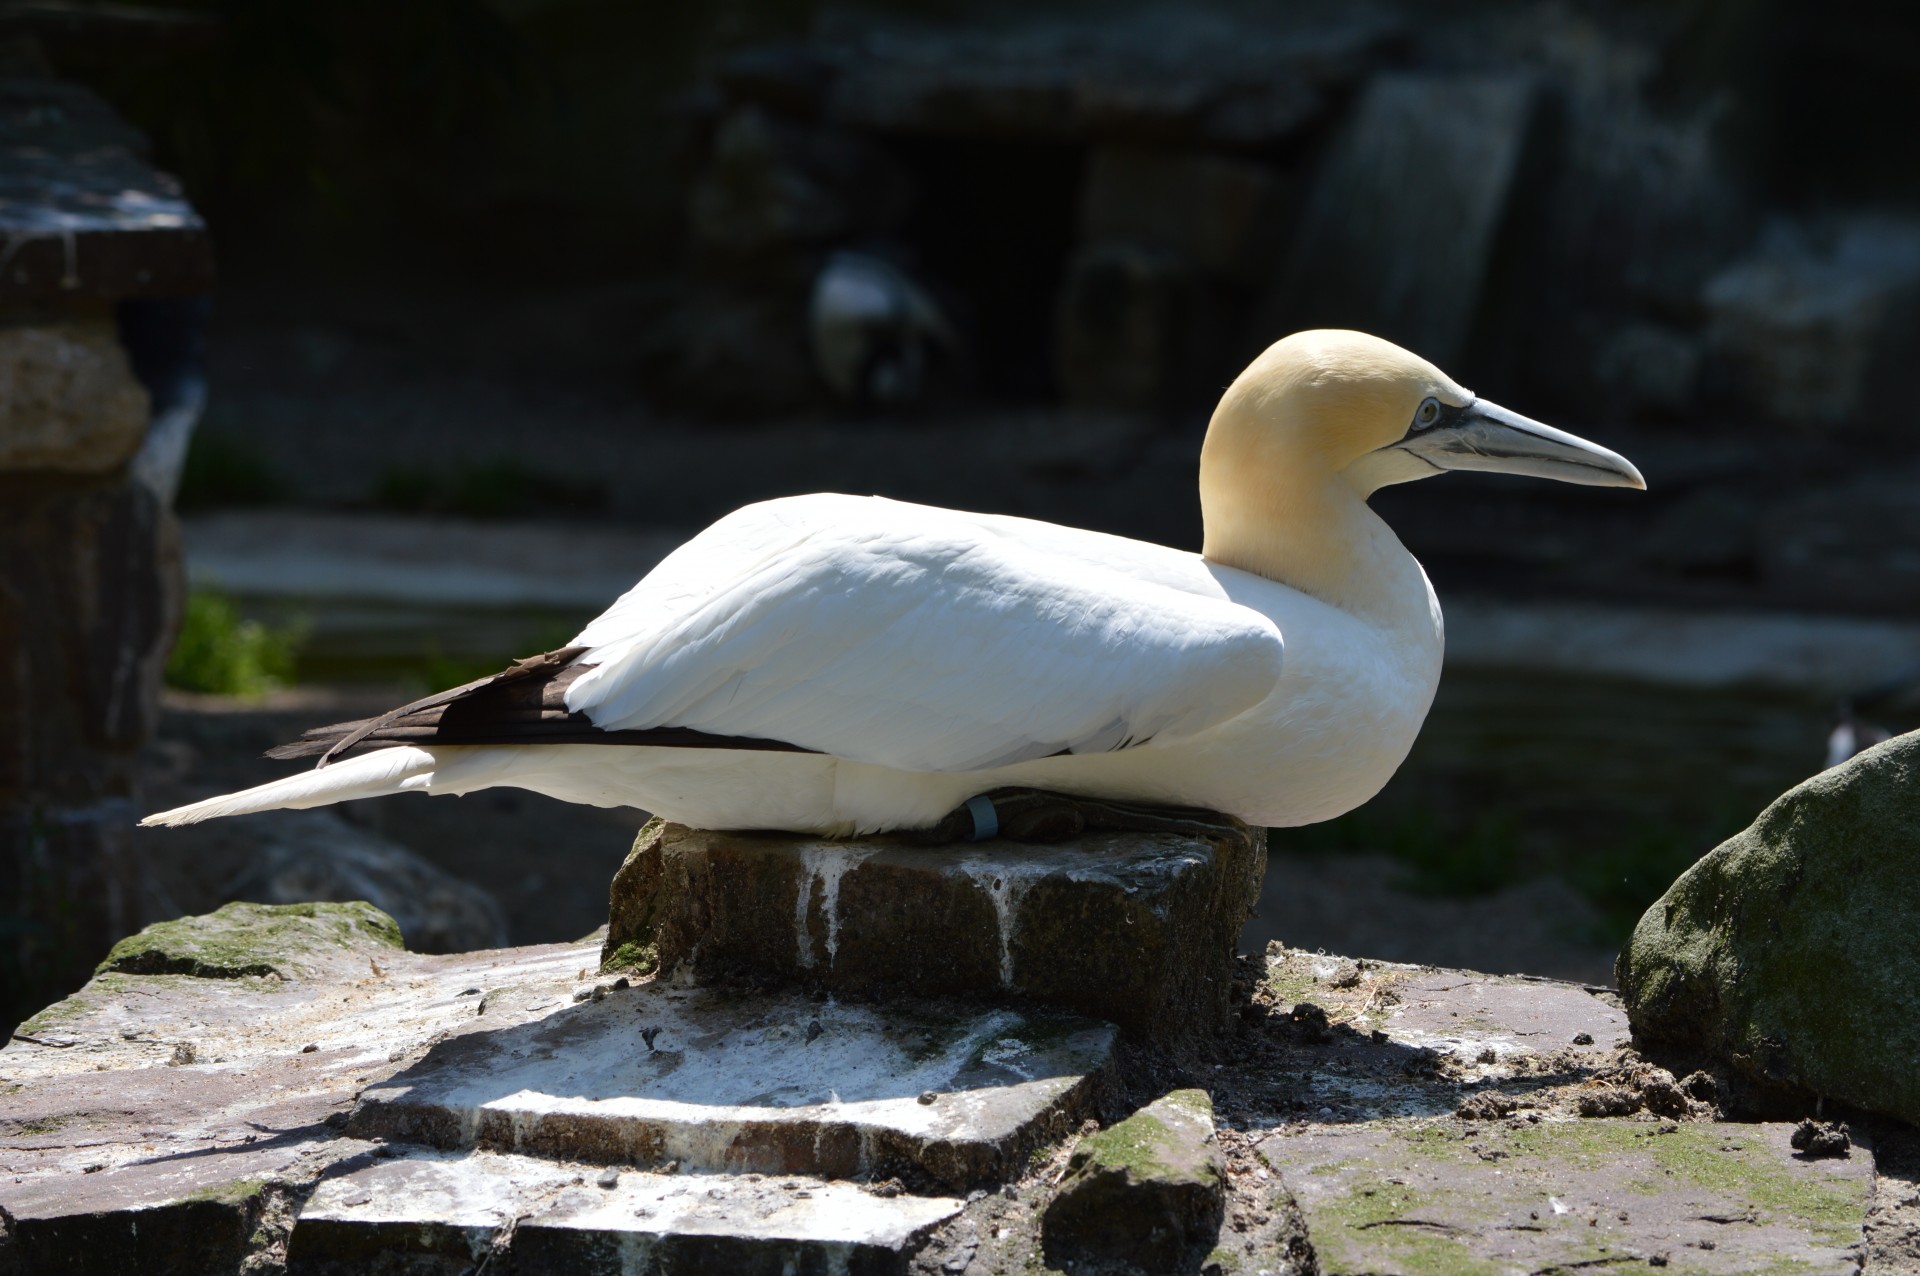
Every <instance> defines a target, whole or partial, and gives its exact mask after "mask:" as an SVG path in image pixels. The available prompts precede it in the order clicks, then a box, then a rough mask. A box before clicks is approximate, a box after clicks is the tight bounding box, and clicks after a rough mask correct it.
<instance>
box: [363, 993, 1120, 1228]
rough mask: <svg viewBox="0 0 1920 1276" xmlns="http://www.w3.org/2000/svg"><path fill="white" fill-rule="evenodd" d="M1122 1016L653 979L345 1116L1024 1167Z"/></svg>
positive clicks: (413, 1129)
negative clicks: (891, 1002) (743, 991)
mask: <svg viewBox="0 0 1920 1276" xmlns="http://www.w3.org/2000/svg"><path fill="white" fill-rule="evenodd" d="M1113 1043H1114V1032H1113V1029H1112V1028H1111V1027H1109V1026H1108V1025H1106V1024H1101V1023H1094V1022H1091V1021H1089V1020H1084V1019H1070V1018H1067V1017H1065V1016H1056V1015H1037V1016H1036V1015H1026V1014H1022V1013H1020V1012H1018V1011H1013V1010H989V1011H984V1012H983V1011H981V1010H980V1009H978V1008H976V1007H964V1008H959V1009H957V1010H953V1009H948V1010H942V1009H938V1008H929V1007H919V1008H915V1009H907V1008H904V1007H901V1008H891V1009H890V1010H889V1011H888V1012H887V1013H885V1014H882V1013H879V1012H877V1011H876V1010H875V1009H874V1008H872V1007H867V1006H851V1005H837V1004H834V1003H832V1002H828V1003H825V1004H821V1003H816V1002H814V1001H813V1000H811V999H810V998H806V997H801V996H795V995H792V994H788V995H785V996H777V997H754V996H746V997H742V996H739V995H737V994H733V993H728V992H721V991H715V990H709V989H693V990H685V989H674V988H671V987H667V986H663V985H661V984H658V983H653V984H645V985H642V986H640V987H638V988H629V989H620V990H617V991H614V992H612V993H607V994H603V995H602V996H601V997H599V998H598V999H590V1000H588V1001H587V1002H585V1003H582V1004H579V1005H575V1006H571V1007H565V1008H560V1009H558V1010H556V1011H555V1012H554V1013H553V1014H551V1015H549V1016H546V1017H544V1018H542V1019H540V1020H538V1021H536V1022H533V1023H529V1024H526V1025H524V1026H520V1027H515V1028H508V1029H503V1030H502V1031H499V1032H494V1033H486V1034H472V1035H467V1036H463V1037H460V1038H458V1039H456V1040H454V1041H449V1042H446V1043H443V1044H441V1045H437V1046H435V1047H434V1048H433V1049H432V1050H430V1051H428V1053H427V1055H426V1057H425V1058H424V1059H422V1060H421V1061H420V1063H419V1065H418V1066H417V1067H415V1068H411V1069H409V1070H407V1071H406V1072H404V1073H401V1074H400V1075H398V1076H396V1077H394V1078H393V1079H392V1080H391V1081H388V1082H387V1083H385V1084H383V1085H377V1086H374V1087H372V1088H370V1089H369V1090H368V1091H367V1092H366V1093H365V1095H364V1096H363V1097H362V1099H361V1102H360V1105H359V1107H358V1108H357V1109H356V1110H355V1112H354V1115H353V1118H352V1121H351V1123H350V1124H349V1126H348V1130H349V1132H350V1133H354V1134H357V1135H361V1136H365V1137H373V1138H391V1139H401V1140H405V1141H408V1142H416V1143H426V1144H429V1145H431V1146H434V1147H441V1148H468V1147H478V1148H484V1149H488V1150H492V1151H498V1152H517V1153H524V1154H528V1155H534V1156H540V1157H545V1158H547V1159H550V1160H552V1159H558V1160H585V1161H597V1162H615V1163H625V1164H631V1165H640V1166H660V1165H665V1164H668V1163H673V1164H675V1165H677V1166H679V1167H680V1168H681V1169H684V1170H700V1171H707V1172H721V1171H727V1172H734V1173H749V1172H750V1173H763V1174H810V1175H816V1176H820V1177H824V1178H834V1179H842V1178H851V1177H855V1176H862V1177H866V1176H872V1177H875V1178H886V1177H888V1176H898V1177H900V1178H901V1179H903V1180H905V1181H906V1182H908V1183H909V1184H914V1185H919V1186H923V1187H924V1186H933V1187H935V1188H938V1189H945V1190H965V1189H967V1188H969V1187H973V1186H976V1185H979V1184H983V1183H993V1182H1001V1181H1004V1180H1005V1179H1006V1178H1008V1177H1010V1176H1011V1175H1013V1174H1017V1173H1018V1170H1019V1167H1020V1166H1021V1165H1022V1164H1023V1162H1024V1158H1025V1157H1026V1155H1027V1153H1028V1152H1029V1151H1031V1150H1032V1149H1033V1148H1034V1147H1036V1146H1038V1145H1039V1144H1040V1143H1042V1142H1044V1141H1046V1140H1048V1139H1049V1138H1055V1137H1058V1136H1059V1135H1060V1134H1062V1133H1064V1132H1065V1131H1066V1130H1067V1129H1070V1128H1071V1127H1072V1125H1073V1123H1074V1122H1076V1121H1077V1120H1078V1119H1079V1118H1080V1116H1081V1115H1082V1114H1083V1113H1084V1112H1085V1111H1087V1110H1088V1108H1089V1107H1090V1105H1091V1104H1092V1103H1093V1102H1094V1101H1095V1100H1096V1098H1097V1097H1098V1092H1099V1090H1100V1087H1101V1086H1102V1084H1103V1083H1104V1080H1105V1076H1106V1070H1107V1068H1108V1066H1109V1062H1110V1059H1111V1054H1112V1049H1113Z"/></svg>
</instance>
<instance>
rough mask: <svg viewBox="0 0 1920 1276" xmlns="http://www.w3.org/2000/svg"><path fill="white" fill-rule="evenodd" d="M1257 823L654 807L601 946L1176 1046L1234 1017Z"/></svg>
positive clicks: (1258, 841) (1262, 848)
mask: <svg viewBox="0 0 1920 1276" xmlns="http://www.w3.org/2000/svg"><path fill="white" fill-rule="evenodd" d="M1265 864H1266V838H1265V836H1264V833H1263V832H1262V831H1260V830H1248V829H1246V828H1245V827H1244V826H1238V827H1232V826H1228V825H1222V826H1221V827H1220V828H1219V831H1218V835H1217V836H1211V837H1201V836H1184V835H1174V834H1160V833H1155V834H1141V833H1121V834H1113V833H1107V834H1099V833H1089V834H1087V835H1086V836H1084V837H1082V838H1080V839H1077V840H1076V841H1073V842H1070V843H1063V844H1059V845H1047V846H1035V845H1023V844H1020V843H1016V842H1009V841H1004V840H1001V841H994V842H986V843H980V844H976V845H960V846H953V847H925V846H916V845H913V844H911V843H909V842H907V841H905V840H902V839H898V838H885V837H875V838H863V839H860V840H858V841H844V842H842V841H829V840H824V839H816V838H808V837H798V836H787V835H780V834H756V833H712V832H705V831H701V830H696V829H689V828H685V827H682V826H680V825H677V824H668V823H666V822H665V821H659V820H656V821H655V822H653V823H652V824H649V825H648V826H647V827H646V828H644V829H642V830H641V832H640V836H639V837H638V838H637V839H636V840H635V842H634V846H633V851H632V852H631V853H630V854H629V855H628V856H627V861H626V863H625V864H623V865H622V866H621V868H620V871H619V873H618V874H617V875H616V876H615V877H614V882H613V890H612V908H611V912H610V915H609V923H608V933H607V941H606V950H605V953H606V959H607V960H608V961H609V962H613V963H616V964H620V963H623V962H625V961H629V960H639V959H644V960H645V961H647V962H652V961H656V960H657V962H658V964H659V967H660V969H661V970H662V971H663V972H666V973H668V974H673V975H678V976H680V977H683V978H690V979H692V980H694V981H695V982H700V983H707V982H714V981H733V982H741V983H745V984H749V985H758V986H763V987H777V986H795V985H797V986H801V987H807V988H812V989H816V990H822V991H826V992H831V993H838V994H843V995H852V996H858V997H891V998H901V997H954V996H957V997H973V998H989V999H1001V998H1014V999H1020V1000H1026V1001H1031V1002H1038V1003H1040V1004H1043V1005H1051V1006H1056V1007H1059V1008H1060V1009H1064V1010H1071V1011H1073V1012H1075V1013H1078V1014H1085V1015H1091V1016H1093V1017H1095V1018H1099V1019H1105V1020H1107V1021H1108V1022H1110V1023H1114V1024H1118V1025H1119V1026H1120V1027H1121V1028H1122V1029H1124V1030H1126V1031H1127V1032H1129V1033H1132V1034H1136V1035H1139V1036H1146V1037H1151V1038H1155V1039H1159V1040H1162V1041H1167V1042H1173V1041H1176V1040H1180V1039H1184V1038H1188V1037H1191V1036H1193V1035H1195V1034H1207V1033H1211V1032H1213V1031H1215V1030H1216V1029H1218V1028H1219V1027H1220V1026H1221V1025H1222V1024H1223V1023H1224V1022H1225V1020H1226V1017H1227V1015H1228V1013H1229V994H1230V987H1231V983H1232V974H1233V956H1234V946H1235V943H1236V942H1237V940H1238V937H1239V934H1240V927H1241V925H1242V924H1243V923H1244V922H1245V921H1246V919H1247V915H1248V913H1249V912H1250V911H1251V910H1252V907H1253V902H1254V900H1255V899H1256V898H1257V897H1258V895H1259V890H1260V880H1261V875H1262V872H1263V870H1264V868H1265Z"/></svg>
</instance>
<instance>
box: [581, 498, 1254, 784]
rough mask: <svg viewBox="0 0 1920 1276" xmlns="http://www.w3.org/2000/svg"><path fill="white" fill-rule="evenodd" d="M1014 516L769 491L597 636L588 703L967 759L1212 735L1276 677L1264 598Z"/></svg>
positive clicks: (636, 717) (616, 713) (876, 750)
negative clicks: (1042, 532)
mask: <svg viewBox="0 0 1920 1276" xmlns="http://www.w3.org/2000/svg"><path fill="white" fill-rule="evenodd" d="M995 522H996V521H989V520H985V519H971V518H969V517H968V516H966V515H953V514H949V513H947V512H945V511H937V510H931V509H928V508H926V507H921V506H912V505H903V504H899V503H896V502H892V501H878V500H871V499H863V498H853V497H808V498H796V499H794V500H788V501H778V502H770V503H768V504H766V505H761V506H750V507H748V508H747V509H745V510H742V511H740V512H739V513H737V514H735V515H732V516H730V517H729V518H727V519H724V520H722V521H721V522H720V523H717V524H715V525H714V527H712V528H711V529H709V530H708V532H706V533H704V534H702V535H701V536H700V537H697V538H696V539H695V540H693V541H691V542H689V543H688V544H687V545H686V546H684V547H682V548H681V549H680V550H679V551H676V553H675V554H674V555H672V556H671V557H670V558H669V559H668V560H667V561H665V562H663V563H662V564H661V565H660V566H659V567H658V568H656V569H655V571H654V572H652V573H650V574H649V575H648V577H647V579H646V580H644V581H642V582H641V583H640V584H639V585H637V586H636V587H635V588H634V589H633V590H631V591H629V592H628V593H627V594H626V595H625V596H624V597H622V598H621V599H620V601H619V602H617V603H616V604H615V605H614V606H613V607H612V608H610V609H609V610H608V612H607V613H606V614H605V615H604V616H602V617H601V618H600V619H598V620H596V621H594V622H593V623H592V624H591V625H589V626H588V627H587V629H586V630H585V631H583V632H582V633H581V635H580V637H579V638H577V639H575V644H574V645H583V646H590V647H592V648H593V650H591V651H590V652H589V653H588V654H586V655H585V656H584V657H582V663H587V664H593V665H596V666H597V668H595V669H593V670H592V671H591V672H589V673H587V674H584V675H582V676H581V677H580V678H579V679H578V680H577V681H575V682H574V683H573V685H572V686H571V687H570V688H569V690H568V693H567V705H568V708H569V709H572V710H575V711H579V712H584V713H585V714H586V715H587V716H588V718H590V719H591V720H592V721H593V722H594V724H595V725H597V726H599V727H602V728H604V729H608V730H617V729H622V728H641V727H653V726H678V727H691V728H694V729H696V730H700V731H709V732H713V733H714V734H717V735H732V736H751V737H756V738H760V739H773V740H783V741H786V742H788V743H790V744H796V745H800V746H802V747H804V748H809V749H815V750H819V751H821V752H824V753H831V754H834V755H836V756H839V757H845V758H852V759H855V760H858V761H863V762H873V763H879V764H883V765H887V766H891V767H896V768H900V769H904V770H914V771H963V770H980V769H985V768H989V767H995V766H1002V765H1006V764H1010V763H1014V762H1021V761H1026V760H1029V759H1032V758H1039V757H1046V756H1048V755H1050V754H1054V753H1059V752H1062V751H1072V752H1076V753H1090V752H1098V751H1104V750H1111V749H1117V748H1122V747H1125V746H1127V745H1130V744H1140V743H1144V742H1146V741H1148V740H1151V739H1154V738H1156V737H1160V736H1168V737H1178V736H1186V735H1191V734H1193V733H1195V732H1198V731H1202V730H1205V729H1207V728H1209V727H1212V726H1216V725H1218V724H1220V723H1223V722H1225V721H1227V720H1229V719H1231V718H1233V717H1236V716H1238V715H1239V714H1240V713H1242V712H1244V711H1246V710H1247V709H1250V708H1252V707H1253V706H1254V705H1256V704H1258V703H1259V702H1260V701H1261V700H1263V699H1264V698H1265V697H1266V696H1267V695H1268V693H1269V692H1270V691H1271V690H1272V688H1273V685H1274V680H1275V679H1276V678H1277V677H1278V676H1279V672H1280V659H1281V648H1282V644H1281V637H1280V633H1279V631H1278V630H1277V629H1276V628H1275V627H1274V625H1273V623H1272V622H1271V621H1269V620H1268V619H1267V618H1266V617H1264V616H1262V615H1260V614H1259V613H1258V612H1255V611H1253V610H1252V609H1250V608H1246V607H1241V606H1238V605H1236V604H1234V603H1232V602H1229V601H1227V600H1226V599H1224V598H1221V597H1218V596H1217V595H1216V596H1208V595H1206V594H1202V593H1197V592H1194V591H1191V590H1187V589H1181V588H1178V587H1176V586H1174V585H1171V584H1167V583H1157V582H1156V581H1153V580H1147V579H1142V578H1141V575H1135V574H1131V573H1128V572H1125V571H1121V570H1116V569H1115V567H1114V566H1108V565H1106V563H1105V562H1103V561H1099V560H1103V559H1107V558H1108V551H1107V548H1106V545H1105V542H1107V541H1108V540H1109V538H1104V537H1101V538H1097V539H1098V541H1099V542H1100V544H1098V545H1096V544H1093V543H1092V541H1091V540H1090V543H1089V545H1088V547H1087V548H1088V550H1090V551H1092V552H1090V553H1086V554H1080V553H1072V552H1067V550H1066V547H1062V546H1057V545H1046V546H1036V545H1034V544H1033V543H1031V542H1030V541H1026V540H1024V539H1022V538H1018V537H1016V536H1012V535H1009V534H1007V533H1008V532H1011V531H1013V530H1014V528H1013V527H1012V526H1007V527H1005V528H1004V529H1003V528H1002V527H1000V526H995V525H994V523H995ZM997 522H1003V523H1008V524H1010V523H1011V520H997ZM1165 552H1166V553H1167V554H1169V555H1171V554H1173V551H1165ZM1179 557H1188V556H1179ZM1155 566H1156V567H1161V566H1162V565H1161V564H1158V563H1156V564H1155ZM1143 574H1149V575H1157V576H1161V577H1162V578H1164V577H1165V575H1166V573H1165V572H1164V570H1162V571H1155V572H1151V573H1143ZM1203 579H1204V577H1203Z"/></svg>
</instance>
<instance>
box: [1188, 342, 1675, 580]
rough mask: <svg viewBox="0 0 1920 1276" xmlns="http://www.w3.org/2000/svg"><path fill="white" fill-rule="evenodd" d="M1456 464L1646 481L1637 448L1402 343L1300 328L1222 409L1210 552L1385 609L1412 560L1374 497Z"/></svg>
mask: <svg viewBox="0 0 1920 1276" xmlns="http://www.w3.org/2000/svg"><path fill="white" fill-rule="evenodd" d="M1444 470H1492V471H1498V472H1503V473H1508V474H1528V475H1532V476H1534V477H1536V478H1552V479H1560V480H1562V481H1563V482H1568V483H1586V484H1592V485H1597V486H1603V487H1645V486H1646V483H1645V482H1644V481H1642V479H1641V478H1640V472H1639V471H1638V470H1636V469H1634V468H1633V464H1632V463H1631V462H1629V461H1628V460H1627V459H1626V458H1625V457H1623V456H1620V455H1619V454H1617V453H1615V452H1610V451H1608V450H1607V449H1606V448H1603V447H1601V446H1599V445H1598V444H1594V443H1589V442H1587V441H1586V440H1585V439H1582V438H1576V437H1575V436H1574V435H1571V434H1568V433H1566V432H1565V431H1564V430H1556V429H1554V428H1553V427H1552V426H1550V425H1542V424H1541V423H1540V422H1538V421H1532V420H1529V419H1527V418H1526V417H1523V416H1521V415H1520V414H1519V413H1517V412H1509V411H1507V410H1506V409H1505V408H1503V407H1500V406H1499V405H1498V404H1494V403H1489V402H1487V401H1486V400H1485V399H1480V398H1475V397H1474V395H1473V392H1472V391H1470V390H1467V389H1465V388H1464V387H1462V386H1461V385H1460V384H1459V383H1458V382H1456V381H1455V380H1453V378H1451V377H1449V376H1448V375H1447V374H1446V373H1444V372H1442V371H1440V369H1438V368H1436V367H1434V366H1433V365H1432V364H1431V363H1428V362H1427V361H1426V360H1425V359H1422V358H1421V357H1420V356H1418V355H1416V354H1412V353H1410V352H1408V351H1406V350H1402V349H1401V348H1400V347H1399V346H1396V345H1394V344H1393V343H1392V342H1390V341H1382V340H1381V339H1380V338H1378V337H1370V336H1368V335H1367V334H1366V333H1364V332H1343V331H1337V330H1322V331H1316V332H1296V333H1295V334H1293V335H1292V336H1291V337H1288V338H1286V339H1285V340H1283V341H1278V342H1275V343H1274V344H1273V345H1271V346H1269V347H1268V348H1267V349H1266V350H1265V351H1264V352H1263V353H1262V354H1261V355H1260V357H1259V358H1257V359H1255V360H1254V361H1253V362H1252V363H1251V364H1250V365H1248V367H1247V370H1246V371H1245V372H1242V373H1241V374H1240V375H1239V376H1238V377H1236V378H1235V379H1234V382H1233V384H1232V385H1230V386H1228V387H1227V391H1226V393H1225V394H1223V395H1222V396H1221V397H1220V406H1219V407H1217V408H1216V409H1214V413H1213V421H1212V423H1211V424H1209V425H1208V427H1207V441H1206V444H1205V446H1204V447H1202V448H1201V450H1200V510H1201V516H1202V518H1203V519H1204V521H1205V523H1206V544H1205V547H1204V549H1203V552H1204V553H1205V555H1206V556H1207V557H1208V558H1209V559H1211V560H1213V561H1214V562H1218V563H1223V564H1225V565H1227V566H1230V567H1239V568H1242V569H1243V570H1246V571H1251V572H1255V573H1257V574H1259V575H1262V576H1265V577H1267V578H1268V579H1270V580H1277V581H1282V582H1284V583H1286V584H1290V585H1292V586H1294V587H1295V588H1298V589H1302V590H1305V591H1306V592H1308V593H1311V594H1314V595H1316V596H1318V597H1320V598H1322V599H1324V600H1327V601H1332V602H1336V603H1338V604H1342V605H1349V606H1353V607H1356V608H1360V609H1369V608H1371V609H1374V610H1378V607H1379V606H1380V605H1381V604H1380V599H1379V598H1378V597H1375V596H1374V595H1375V594H1378V593H1379V589H1378V588H1376V586H1378V584H1379V581H1378V578H1379V575H1380V572H1382V571H1387V570H1389V567H1390V565H1388V566H1383V564H1384V563H1386V561H1387V559H1392V558H1393V556H1394V555H1395V554H1397V555H1398V557H1399V559H1404V560H1405V563H1406V564H1408V565H1411V564H1412V561H1413V560H1412V559H1411V558H1409V557H1407V555H1406V551H1405V550H1403V549H1401V548H1400V547H1399V542H1398V541H1397V540H1395V539H1394V537H1393V535H1392V533H1391V531H1389V530H1388V529H1387V528H1386V526H1385V524H1383V523H1381V522H1380V520H1379V518H1378V517H1376V516H1375V515H1374V514H1373V513H1372V511H1371V510H1369V509H1368V508H1367V505H1366V498H1367V497H1368V496H1369V495H1371V494H1372V493H1373V492H1374V491H1376V490H1377V489H1379V488H1382V487H1385V486H1386V485H1387V484H1389V483H1406V482H1410V481H1411V480H1413V479H1420V478H1428V477H1431V476H1432V475H1435V474H1439V473H1441V472H1442V471H1444ZM1383 547H1386V548H1383ZM1383 554H1384V555H1385V556H1386V557H1385V558H1382V557H1381V555H1383ZM1369 556H1371V558H1370V557H1369ZM1396 561H1397V560H1396ZM1369 563H1371V564H1372V565H1371V566H1369V565H1368V564H1369ZM1411 570H1412V571H1413V572H1414V573H1415V574H1416V575H1417V574H1418V568H1417V566H1413V567H1412V568H1411ZM1422 589H1423V590H1424V585H1423V586H1422ZM1423 596H1424V595H1423Z"/></svg>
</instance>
